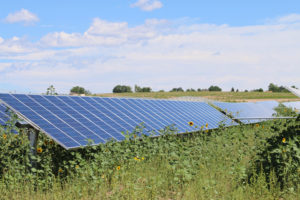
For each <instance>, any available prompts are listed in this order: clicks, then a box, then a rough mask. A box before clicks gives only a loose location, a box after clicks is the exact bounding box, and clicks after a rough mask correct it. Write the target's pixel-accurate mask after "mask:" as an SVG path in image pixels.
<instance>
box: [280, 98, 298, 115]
mask: <svg viewBox="0 0 300 200" xmlns="http://www.w3.org/2000/svg"><path fill="white" fill-rule="evenodd" d="M283 105H285V106H286V107H290V108H292V109H294V110H295V111H296V112H298V113H299V112H300V101H293V102H285V103H283Z"/></svg>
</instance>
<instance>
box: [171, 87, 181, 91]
mask: <svg viewBox="0 0 300 200" xmlns="http://www.w3.org/2000/svg"><path fill="white" fill-rule="evenodd" d="M170 92H184V90H183V89H182V87H179V88H173V89H172V90H170Z"/></svg>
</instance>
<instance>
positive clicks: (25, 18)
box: [4, 8, 39, 25]
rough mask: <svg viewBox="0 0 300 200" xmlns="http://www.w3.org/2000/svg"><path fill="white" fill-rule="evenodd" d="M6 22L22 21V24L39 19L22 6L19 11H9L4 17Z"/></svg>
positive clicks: (28, 23) (31, 22)
mask: <svg viewBox="0 0 300 200" xmlns="http://www.w3.org/2000/svg"><path fill="white" fill-rule="evenodd" d="M4 21H5V22H8V23H18V22H20V23H23V24H24V25H30V24H33V23H35V22H38V21H39V18H38V17H37V15H35V14H34V13H32V12H30V11H28V10H26V9H24V8H22V9H21V10H20V11H17V12H15V13H10V14H8V16H7V17H6V18H5V19H4Z"/></svg>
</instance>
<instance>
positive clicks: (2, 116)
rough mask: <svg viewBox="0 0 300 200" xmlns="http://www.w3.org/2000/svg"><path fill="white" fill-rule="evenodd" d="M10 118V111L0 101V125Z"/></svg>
mask: <svg viewBox="0 0 300 200" xmlns="http://www.w3.org/2000/svg"><path fill="white" fill-rule="evenodd" d="M9 120H10V112H8V109H7V107H6V106H5V105H4V104H1V103H0V125H5V124H6V122H7V121H9Z"/></svg>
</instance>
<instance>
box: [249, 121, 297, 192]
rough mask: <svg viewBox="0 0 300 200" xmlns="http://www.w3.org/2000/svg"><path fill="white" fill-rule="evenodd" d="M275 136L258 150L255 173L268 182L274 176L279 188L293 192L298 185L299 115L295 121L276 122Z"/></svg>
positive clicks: (274, 127) (273, 127)
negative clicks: (260, 174) (263, 176)
mask: <svg viewBox="0 0 300 200" xmlns="http://www.w3.org/2000/svg"><path fill="white" fill-rule="evenodd" d="M271 128H272V129H273V130H274V131H275V132H278V134H275V135H273V136H271V137H270V138H268V139H267V141H266V145H265V146H263V147H262V148H261V149H259V151H258V154H257V156H256V160H255V165H254V167H255V170H256V173H265V174H266V177H267V180H268V182H270V181H271V178H270V176H271V174H272V173H274V174H276V178H277V181H278V182H279V183H280V186H281V188H288V189H293V190H295V187H297V184H298V183H300V165H299V164H300V115H299V116H298V117H297V119H295V120H288V121H287V123H286V122H282V121H279V122H276V123H274V125H273V126H272V127H271Z"/></svg>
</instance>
